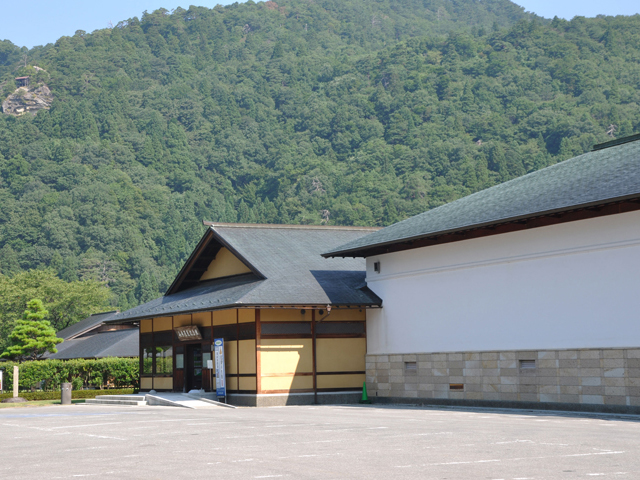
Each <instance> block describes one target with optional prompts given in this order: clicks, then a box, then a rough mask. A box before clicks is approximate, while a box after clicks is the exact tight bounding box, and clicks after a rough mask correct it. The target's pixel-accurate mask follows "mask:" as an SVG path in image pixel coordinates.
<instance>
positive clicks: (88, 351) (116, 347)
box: [46, 328, 140, 360]
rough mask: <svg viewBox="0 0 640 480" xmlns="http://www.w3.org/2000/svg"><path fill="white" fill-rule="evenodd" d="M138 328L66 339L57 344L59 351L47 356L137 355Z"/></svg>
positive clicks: (138, 351)
mask: <svg viewBox="0 0 640 480" xmlns="http://www.w3.org/2000/svg"><path fill="white" fill-rule="evenodd" d="M139 345H140V340H139V335H138V329H137V328H132V329H129V330H114V331H111V332H102V333H96V334H95V335H90V336H87V337H81V338H74V339H72V340H65V341H64V342H62V343H61V344H59V345H58V346H57V349H58V352H57V353H51V354H48V355H47V356H46V358H50V359H57V360H69V359H71V358H104V357H137V356H138V355H139V353H140V349H139Z"/></svg>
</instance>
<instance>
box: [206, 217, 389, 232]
mask: <svg viewBox="0 0 640 480" xmlns="http://www.w3.org/2000/svg"><path fill="white" fill-rule="evenodd" d="M202 224H203V225H206V226H208V227H214V228H215V227H227V228H278V229H283V230H286V229H301V230H368V231H375V230H381V229H382V228H383V227H355V226H348V225H289V224H281V223H225V222H209V221H207V220H203V221H202Z"/></svg>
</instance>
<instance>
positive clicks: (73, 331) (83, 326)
mask: <svg viewBox="0 0 640 480" xmlns="http://www.w3.org/2000/svg"><path fill="white" fill-rule="evenodd" d="M114 313H116V311H115V310H114V311H111V312H103V313H94V314H93V315H90V316H88V317H87V318H85V319H84V320H80V321H79V322H78V323H74V324H73V325H71V326H69V327H67V328H63V329H62V330H60V331H59V332H58V333H56V335H57V336H58V338H62V339H64V340H67V339H68V338H73V337H76V336H78V335H82V334H83V333H86V332H88V331H90V330H92V329H94V328H96V327H99V326H100V325H102V324H103V323H104V321H105V320H107V319H108V318H110V317H111V316H112V315H113V314H114Z"/></svg>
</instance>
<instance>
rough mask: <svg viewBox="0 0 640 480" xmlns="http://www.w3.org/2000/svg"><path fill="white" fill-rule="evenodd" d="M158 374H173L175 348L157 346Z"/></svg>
mask: <svg viewBox="0 0 640 480" xmlns="http://www.w3.org/2000/svg"><path fill="white" fill-rule="evenodd" d="M156 374H157V375H173V348H171V347H156Z"/></svg>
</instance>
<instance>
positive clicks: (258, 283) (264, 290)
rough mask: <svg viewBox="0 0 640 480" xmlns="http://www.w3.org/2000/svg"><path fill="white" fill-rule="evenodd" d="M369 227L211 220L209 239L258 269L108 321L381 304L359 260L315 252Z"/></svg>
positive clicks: (212, 281)
mask: <svg viewBox="0 0 640 480" xmlns="http://www.w3.org/2000/svg"><path fill="white" fill-rule="evenodd" d="M375 230H376V229H375V228H370V229H366V228H356V227H353V228H351V227H321V226H317V227H310V226H291V225H240V224H236V225H234V224H211V226H210V231H211V232H212V233H213V235H212V239H211V241H217V242H220V243H221V244H225V245H228V246H230V247H231V248H232V249H233V250H235V252H237V253H238V254H239V256H241V257H242V258H243V259H244V260H245V261H246V262H248V263H250V265H251V266H252V270H253V271H254V272H258V273H248V274H244V275H238V276H235V277H228V278H222V279H217V280H211V281H205V282H202V283H200V284H198V285H197V286H193V287H191V288H188V289H185V290H182V291H178V292H177V293H172V294H170V295H165V296H164V297H161V298H158V299H155V300H152V301H151V302H148V303H145V304H144V305H140V306H138V307H135V308H132V309H131V310H127V311H126V312H122V313H120V314H116V315H114V316H113V317H112V318H111V319H110V320H111V321H113V322H121V321H131V320H135V319H140V318H149V317H154V316H163V315H173V314H178V313H181V312H194V311H199V310H212V309H218V308H234V307H239V306H260V305H265V306H278V305H327V304H331V305H334V306H340V305H344V306H347V305H353V306H355V305H363V306H365V305H371V306H373V305H376V306H377V305H381V303H382V301H381V300H380V298H378V297H377V296H376V295H375V294H374V293H373V292H371V291H370V290H369V289H368V288H367V287H366V285H365V281H364V278H365V262H364V260H362V259H353V258H334V259H329V260H327V259H324V258H322V257H321V256H320V254H321V253H322V252H324V251H326V250H328V249H331V248H334V247H336V246H337V245H341V244H343V243H345V242H349V241H352V240H354V239H356V238H358V237H361V236H363V235H366V234H367V233H370V232H372V231H375ZM207 235H208V234H205V237H204V238H207ZM187 263H188V262H187Z"/></svg>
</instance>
